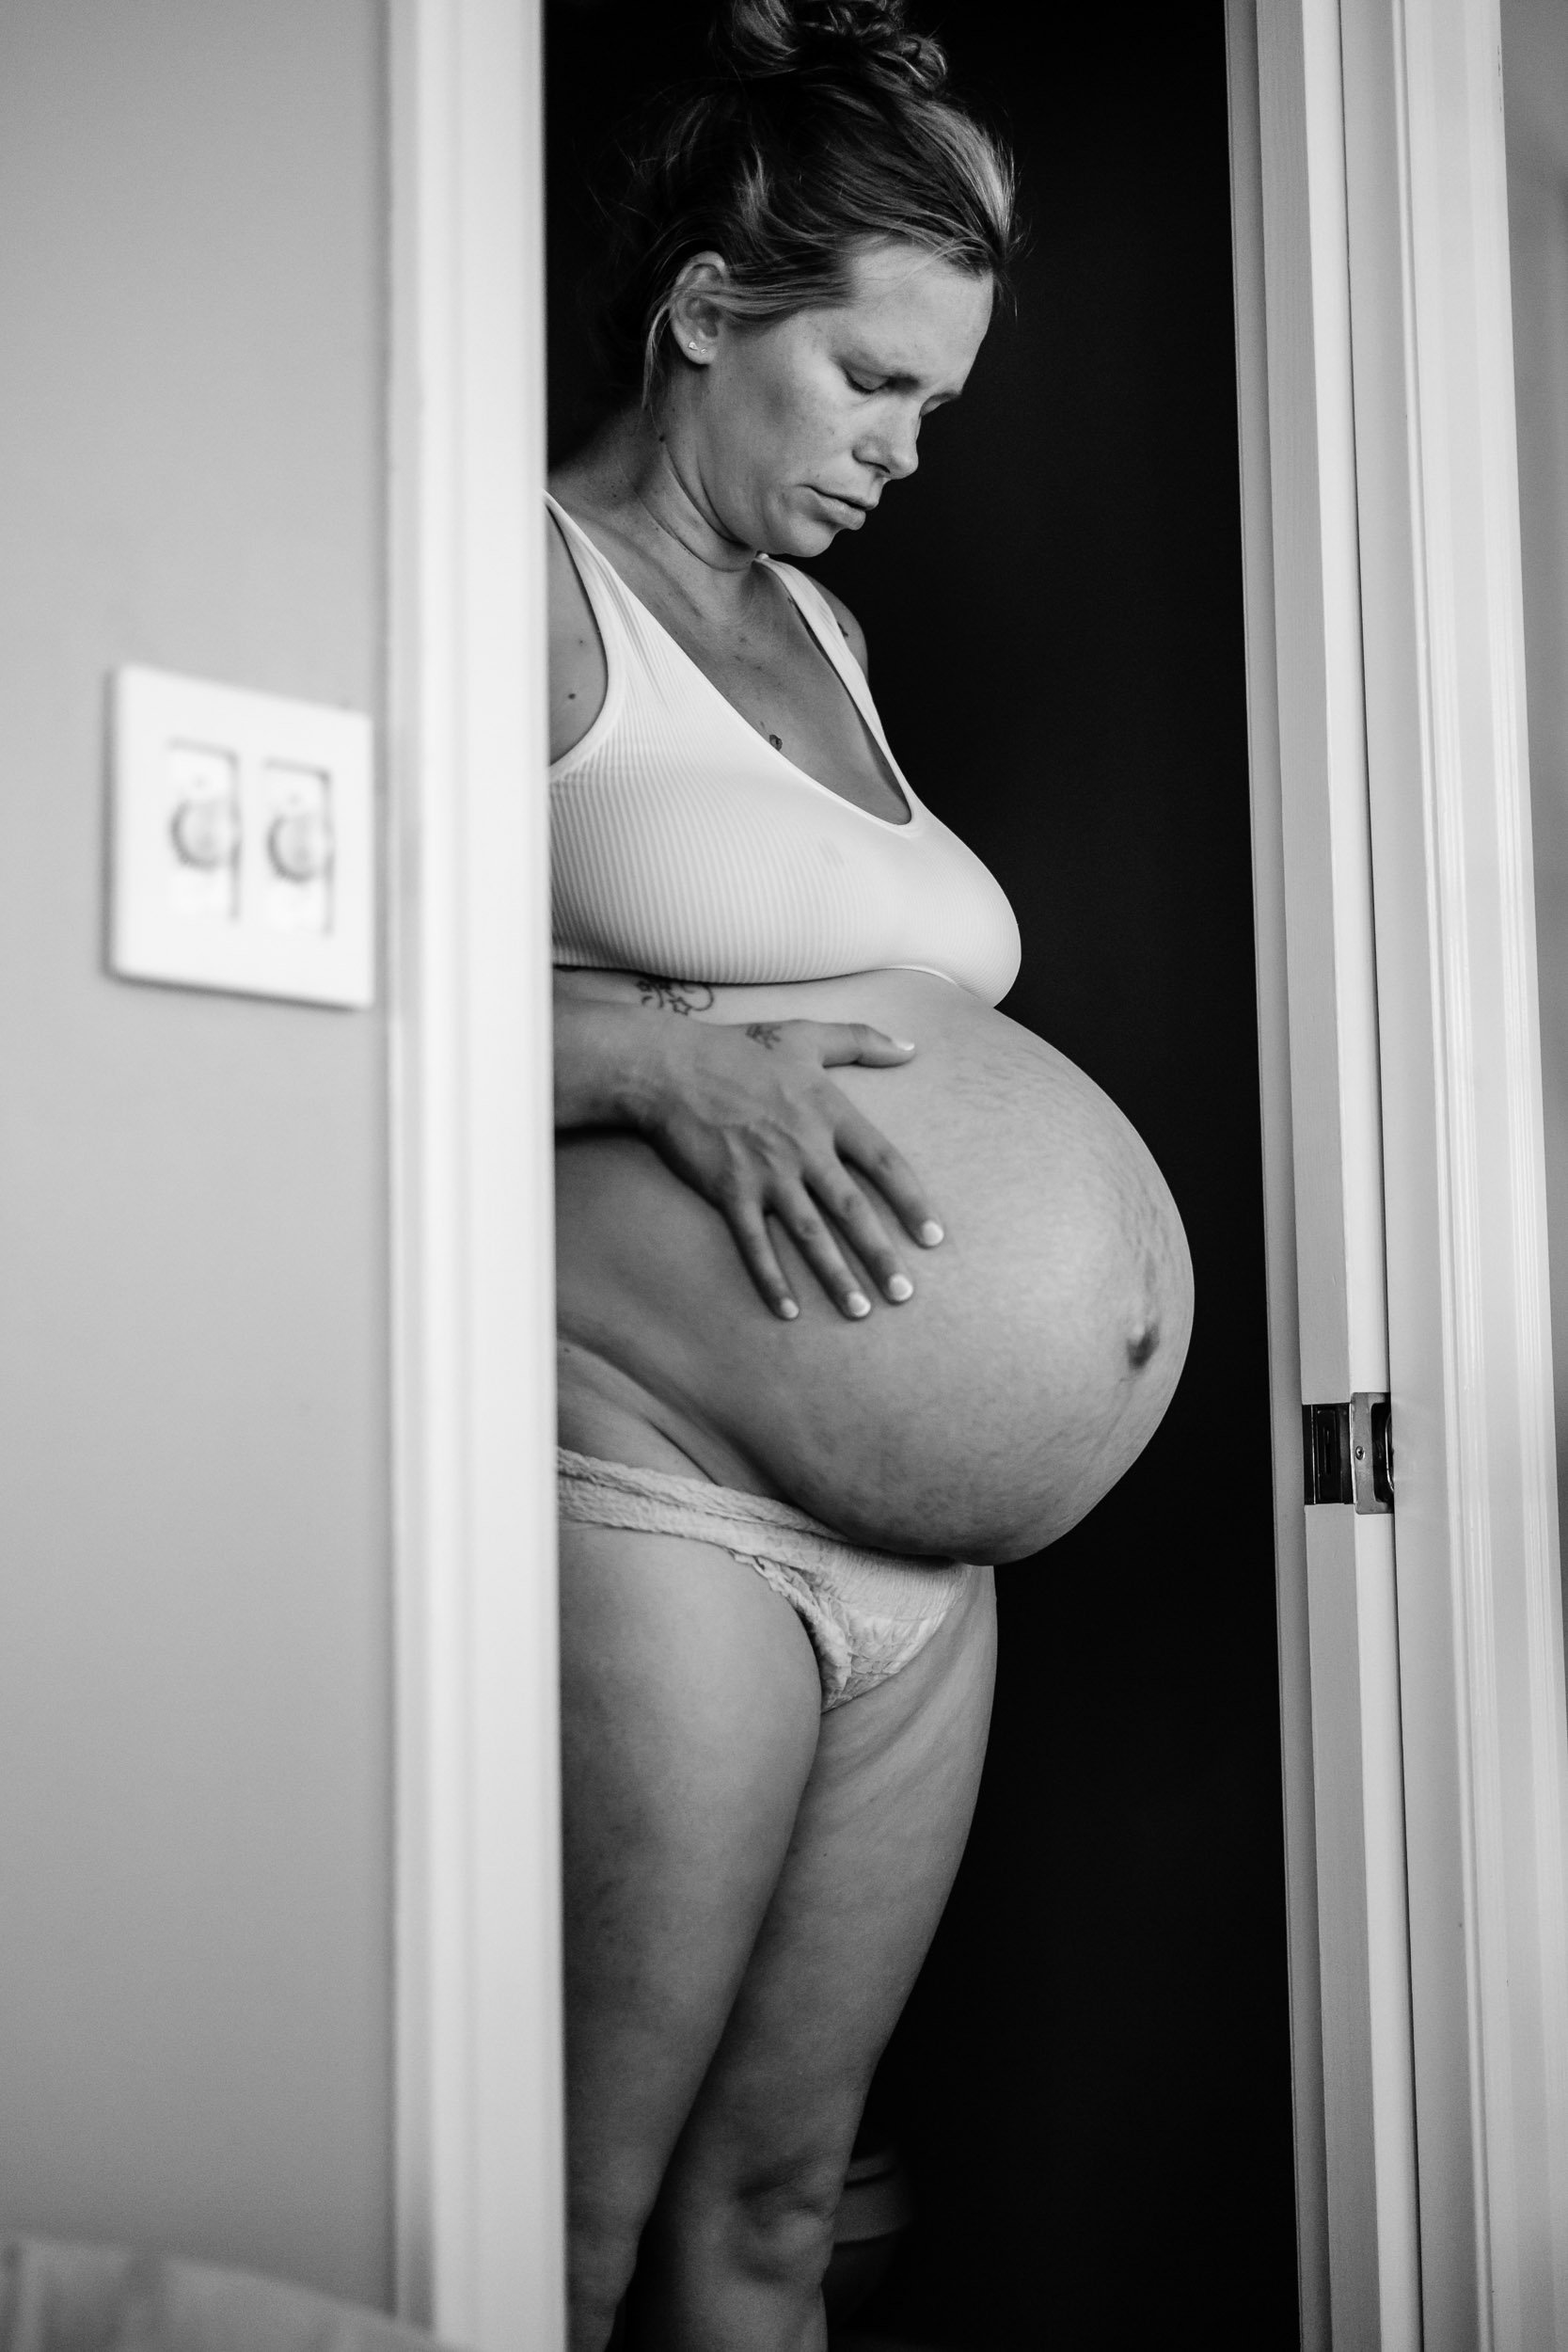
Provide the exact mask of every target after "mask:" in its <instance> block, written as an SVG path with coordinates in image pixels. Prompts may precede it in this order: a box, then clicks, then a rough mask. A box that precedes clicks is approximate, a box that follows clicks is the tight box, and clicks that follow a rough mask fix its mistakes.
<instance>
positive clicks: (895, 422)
mask: <svg viewBox="0 0 1568 2352" xmlns="http://www.w3.org/2000/svg"><path fill="white" fill-rule="evenodd" d="M919 440H920V419H919V417H918V415H916V416H912V417H896V416H895V417H890V418H886V419H884V420H883V421H882V422H881V424H880V425H879V428H878V430H877V431H876V432H875V433H874V434H872V435H871V437H869V439H868V440H867V441H865V442H863V444H862V446H861V448H860V449H859V450H858V451H857V452H856V454H857V455H858V456H859V457H861V459H862V460H863V463H865V464H868V465H872V466H875V467H876V468H877V469H878V471H879V473H884V474H886V475H888V476H889V478H890V479H891V480H892V481H894V482H902V481H903V480H904V478H905V476H906V475H907V474H911V473H913V471H914V470H915V468H916V467H917V466H918V465H919V463H920V451H919V447H918V444H919Z"/></svg>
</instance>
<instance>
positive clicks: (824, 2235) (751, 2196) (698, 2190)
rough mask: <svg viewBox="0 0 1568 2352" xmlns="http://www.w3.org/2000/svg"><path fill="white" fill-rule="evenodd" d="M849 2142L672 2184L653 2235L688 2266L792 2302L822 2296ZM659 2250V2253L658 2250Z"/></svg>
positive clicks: (663, 2249)
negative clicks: (678, 2252) (796, 2298)
mask: <svg viewBox="0 0 1568 2352" xmlns="http://www.w3.org/2000/svg"><path fill="white" fill-rule="evenodd" d="M847 2160H848V2142H847V2139H846V2141H845V2144H844V2145H842V2146H840V2145H839V2144H838V2140H837V2136H836V2135H835V2137H834V2143H833V2145H832V2147H831V2148H830V2147H823V2148H819V2149H816V2150H813V2151H811V2152H809V2153H800V2154H798V2155H796V2156H795V2157H794V2158H793V2159H792V2160H791V2159H789V2158H784V2159H782V2160H776V2161H774V2162H770V2163H768V2164H765V2165H756V2166H742V2167H739V2168H736V2169H735V2170H733V2171H728V2170H726V2171H723V2172H715V2171H707V2170H705V2171H704V2172H703V2173H702V2174H701V2175H699V2174H697V2173H695V2172H693V2173H691V2174H689V2175H688V2176H687V2177H685V2178H679V2177H677V2178H676V2179H673V2180H672V2181H671V2182H669V2183H668V2184H667V2185H666V2191H665V2195H664V2196H663V2197H662V2198H661V2199H660V2202H659V2210H658V2213H657V2217H656V2219H655V2221H654V2224H653V2228H652V2231H651V2233H650V2236H651V2237H652V2238H653V2239H654V2240H655V2241H656V2242H657V2245H658V2247H659V2249H660V2250H661V2251H664V2252H667V2251H673V2249H675V2248H676V2247H678V2248H679V2249H680V2255H679V2259H680V2262H681V2265H682V2267H683V2268H687V2267H691V2266H696V2267H698V2268H700V2269H701V2270H702V2271H704V2272H705V2273H707V2274H709V2275H711V2276H714V2277H725V2278H729V2279H731V2280H737V2281H745V2282H747V2283H749V2284H751V2285H752V2286H755V2287H760V2288H763V2289H765V2290H769V2291H771V2292H773V2293H775V2294H782V2295H784V2296H786V2297H793V2296H811V2295H814V2294H815V2293H816V2290H817V2288H818V2287H819V2286H820V2285H821V2283H822V2274H823V2272H824V2271H825V2270H826V2269H827V2267H828V2262H829V2258H830V2257H831V2255H832V2250H833V2221H834V2218H835V2216H836V2215H837V2212H838V2204H839V2199H840V2196H841V2195H842V2193H843V2187H844V2170H845V2166H846V2164H847ZM650 2250H651V2249H650Z"/></svg>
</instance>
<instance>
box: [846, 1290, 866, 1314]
mask: <svg viewBox="0 0 1568 2352" xmlns="http://www.w3.org/2000/svg"><path fill="white" fill-rule="evenodd" d="M844 1311H845V1312H846V1314H851V1315H868V1314H869V1313H870V1312H871V1301H870V1299H869V1298H867V1296H866V1295H865V1293H864V1292H863V1291H847V1292H846V1293H845V1295H844Z"/></svg>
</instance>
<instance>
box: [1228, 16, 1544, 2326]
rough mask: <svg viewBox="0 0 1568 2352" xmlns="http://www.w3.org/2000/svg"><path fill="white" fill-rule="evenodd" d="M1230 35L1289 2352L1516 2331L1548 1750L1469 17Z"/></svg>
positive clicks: (1502, 664) (1540, 2052)
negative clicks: (1315, 1455) (1384, 1469)
mask: <svg viewBox="0 0 1568 2352" xmlns="http://www.w3.org/2000/svg"><path fill="white" fill-rule="evenodd" d="M1229 24H1230V48H1231V72H1232V93H1231V97H1232V125H1233V149H1234V156H1235V182H1236V218H1237V256H1238V273H1237V274H1238V328H1239V337H1238V340H1239V347H1240V354H1241V384H1242V412H1243V487H1244V503H1245V510H1246V564H1247V580H1248V638H1249V674H1250V679H1251V691H1252V697H1253V753H1254V799H1255V811H1256V841H1257V866H1258V896H1259V977H1260V998H1261V1005H1262V1010H1263V1017H1264V1025H1265V1031H1264V1033H1265V1039H1266V1040H1267V1041H1269V1042H1266V1044H1265V1063H1266V1067H1267V1069H1268V1072H1269V1076H1268V1078H1267V1080H1266V1083H1265V1101H1264V1124H1265V1158H1266V1165H1267V1168H1268V1174H1269V1195H1270V1198H1269V1221H1270V1230H1271V1291H1272V1311H1273V1321H1274V1340H1273V1348H1274V1371H1275V1423H1276V1429H1277V1431H1278V1439H1277V1444H1278V1454H1277V1460H1276V1485H1277V1492H1278V1504H1279V1509H1278V1519H1279V1562H1280V1597H1281V1612H1280V1614H1281V1672H1282V1689H1283V1692H1284V1700H1285V1709H1284V1711H1285V1722H1286V1744H1285V1766H1286V1803H1287V1823H1288V1863H1289V1869H1290V1877H1291V1967H1292V1981H1293V1992H1292V2013H1293V2022H1294V2030H1295V2037H1296V2041H1295V2056H1296V2089H1297V2122H1298V2130H1297V2141H1298V2166H1299V2182H1300V2199H1299V2206H1300V2215H1301V2237H1302V2254H1303V2280H1304V2293H1303V2307H1304V2309H1303V2319H1304V2342H1305V2343H1306V2344H1308V2345H1324V2344H1334V2345H1335V2346H1336V2347H1344V2346H1348V2345H1356V2346H1360V2345H1363V2344H1366V2345H1378V2346H1386V2347H1393V2346H1404V2345H1412V2346H1414V2345H1416V2344H1424V2345H1425V2346H1426V2352H1449V2347H1451V2352H1475V2348H1476V2347H1491V2346H1493V2345H1496V2346H1497V2347H1504V2346H1506V2347H1509V2348H1510V2352H1513V2347H1519V2348H1520V2352H1524V2347H1527V2346H1528V2347H1529V2348H1530V2352H1537V2348H1539V2352H1545V2348H1546V2347H1547V2346H1549V2345H1555V2344H1560V2343H1562V2342H1563V2341H1565V2340H1568V2270H1565V2261H1568V2202H1565V2200H1564V2194H1563V2192H1564V2189H1565V2187H1568V2170H1565V2158H1568V2065H1565V2058H1568V1938H1565V1934H1564V1927H1565V1921H1568V1900H1565V1886H1568V1868H1565V1853H1564V1824H1565V1821H1568V1755H1565V1747H1564V1690H1563V1661H1562V1625H1561V1606H1560V1592H1559V1570H1558V1538H1557V1526H1556V1499H1555V1464H1554V1458H1553V1433H1552V1413H1551V1377H1550V1355H1549V1334H1548V1331H1547V1327H1546V1282H1545V1221H1544V1161H1543V1150H1542V1132H1541V1107H1540V1068H1539V1047H1538V1041H1537V999H1536V993H1535V969H1534V944H1533V937H1534V935H1533V914H1532V897H1531V876H1530V861H1529V824H1528V788H1527V787H1528V779H1527V776H1526V772H1525V752H1524V744H1525V733H1524V707H1523V671H1522V628H1521V620H1520V605H1519V587H1518V493H1517V486H1516V482H1515V477H1514V464H1513V376H1512V355H1511V341H1510V324H1509V310H1508V252H1507V219H1506V191H1505V180H1504V156H1503V143H1502V121H1501V94H1500V72H1499V64H1500V60H1499V41H1498V28H1497V8H1496V0H1402V4H1401V0H1343V5H1342V6H1336V5H1334V0H1256V5H1255V0H1231V6H1230V8H1229ZM1286 1071H1288V1073H1289V1075H1288V1080H1287V1079H1286V1078H1285V1077H1284V1075H1283V1073H1284V1072H1286ZM1292 1255H1293V1256H1294V1258H1295V1261H1296V1264H1295V1280H1294V1283H1293V1285H1292V1282H1291V1266H1290V1260H1291V1256H1292ZM1292 1324H1294V1325H1295V1326H1296V1327H1295V1328H1294V1329H1292V1328H1291V1326H1292ZM1384 1387H1386V1388H1387V1389H1388V1390H1389V1391H1391V1395H1392V1422H1393V1431H1394V1443H1395V1478H1396V1491H1397V1507H1396V1510H1395V1512H1394V1515H1393V1517H1392V1518H1375V1517H1371V1516H1370V1515H1368V1516H1366V1517H1363V1516H1362V1515H1361V1514H1359V1513H1357V1512H1356V1511H1355V1510H1354V1509H1353V1508H1352V1507H1351V1506H1348V1505H1342V1504H1323V1503H1319V1504H1317V1505H1315V1506H1311V1507H1307V1506H1305V1505H1304V1504H1303V1502H1301V1500H1300V1496H1301V1486H1300V1485H1299V1483H1298V1482H1299V1480H1300V1477H1301V1471H1300V1469H1299V1467H1298V1463H1299V1455H1298V1454H1297V1453H1296V1451H1295V1447H1294V1445H1293V1444H1292V1437H1293V1432H1294V1427H1295V1425H1296V1417H1297V1414H1298V1412H1299V1407H1300V1406H1301V1404H1302V1403H1303V1402H1305V1403H1307V1404H1312V1403H1318V1402H1327V1401H1330V1400H1337V1399H1340V1398H1348V1396H1349V1395H1350V1394H1351V1392H1352V1391H1354V1390H1356V1389H1363V1390H1375V1389H1381V1388H1384Z"/></svg>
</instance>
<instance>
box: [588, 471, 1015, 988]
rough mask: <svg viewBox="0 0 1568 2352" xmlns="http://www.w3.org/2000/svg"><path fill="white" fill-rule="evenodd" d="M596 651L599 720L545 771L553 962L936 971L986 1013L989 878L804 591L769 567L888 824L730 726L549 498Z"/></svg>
mask: <svg viewBox="0 0 1568 2352" xmlns="http://www.w3.org/2000/svg"><path fill="white" fill-rule="evenodd" d="M548 503H549V507H550V511H551V513H552V514H554V515H555V516H558V517H559V519H560V521H561V524H562V529H563V530H564V532H565V533H566V538H567V544H568V546H569V547H570V548H571V550H572V554H573V557H574V560H575V561H576V564H577V568H578V577H579V578H580V580H581V581H582V584H583V588H584V591H585V593H586V595H587V597H588V601H589V604H590V605H591V607H592V608H593V612H594V620H595V621H596V622H597V624H598V629H599V636H600V638H601V640H602V641H603V644H604V655H605V664H606V668H607V670H608V672H609V687H608V690H607V691H606V694H605V700H604V707H603V709H602V710H601V711H600V712H599V715H598V717H597V718H596V719H595V720H594V723H593V725H592V726H591V727H590V728H589V730H588V732H587V734H586V735H585V736H584V737H583V739H582V740H581V742H580V743H578V744H576V745H574V747H573V749H572V750H571V751H569V752H568V753H567V754H566V755H565V756H564V758H562V759H558V760H557V761H556V762H555V764H554V765H553V767H552V768H551V770H550V839H551V855H550V868H551V887H552V896H553V901H554V933H555V961H556V962H557V963H559V964H588V965H592V966H594V967H595V968H597V969H599V970H601V971H603V970H610V971H626V972H653V973H657V974H659V975H660V976H662V977H668V978H672V979H683V980H706V981H709V982H712V983H713V984H715V985H719V984H721V983H722V982H725V981H753V982H761V981H769V980H771V981H784V980H820V979H829V978H832V977H835V976H838V975H841V974H844V973H849V972H882V971H894V970H898V969H905V970H914V971H919V972H935V973H939V974H940V975H941V976H942V977H943V978H944V979H949V980H955V981H957V982H958V985H959V986H960V987H962V988H967V989H970V990H972V991H973V992H974V994H975V995H976V996H978V997H980V998H981V999H982V1000H983V1001H984V1002H985V1003H986V1004H988V1005H994V1004H996V1003H997V1002H998V1001H999V999H1000V998H1001V997H1003V996H1005V995H1006V993H1007V991H1008V989H1009V988H1011V986H1012V984H1013V982H1014V980H1015V979H1016V978H1017V977H1018V967H1019V959H1020V944H1019V934H1018V924H1017V922H1016V921H1015V919H1014V916H1013V911H1012V908H1011V907H1010V906H1009V905H1008V903H1007V899H1006V895H1005V893H1004V892H1003V890H1002V887H1001V884H1000V883H999V882H997V881H996V880H995V878H994V877H993V876H992V875H991V873H990V871H989V870H988V868H987V867H986V866H983V865H982V864H981V862H980V860H979V859H978V858H977V857H976V856H975V855H974V851H973V850H970V849H967V848H966V847H965V845H964V844H963V843H962V842H961V841H960V840H959V839H958V835H957V834H955V833H951V832H949V830H948V828H947V827H946V826H945V825H944V824H943V823H942V820H941V818H937V817H934V816H933V815H932V814H931V812H930V810H929V809H928V808H927V807H926V806H925V805H924V804H923V803H921V801H920V800H918V799H917V797H916V796H915V794H914V792H913V791H912V790H911V787H910V786H909V784H908V783H907V782H906V781H905V778H904V775H903V773H902V771H901V770H900V769H899V767H898V764H897V762H896V760H895V758H894V756H893V753H892V750H891V748H890V746H889V744H888V740H887V738H886V736H885V735H884V734H883V732H882V725H881V722H880V720H879V718H878V716H877V708H876V705H875V704H874V703H873V701H872V699H871V690H870V688H869V687H868V686H867V684H866V681H865V676H864V674H863V671H862V669H861V667H860V664H859V663H858V662H857V661H856V660H855V659H854V656H853V655H852V654H851V653H850V652H849V650H848V647H847V645H846V644H845V643H844V639H843V636H842V634H841V632H840V629H839V627H838V623H837V621H836V620H835V619H834V617H833V613H832V607H831V606H830V605H829V604H828V601H827V599H826V598H825V597H824V596H823V595H822V593H821V591H820V589H818V588H817V587H816V584H815V582H813V581H812V580H808V579H807V577H806V576H805V574H804V573H803V572H798V571H796V570H795V569H794V568H793V566H792V565H790V564H780V563H777V562H774V560H773V559H772V558H771V557H769V556H764V557H762V558H761V559H760V560H761V561H762V562H763V563H765V564H771V567H772V569H773V571H774V572H775V573H776V574H777V576H778V578H779V579H780V580H782V581H783V582H784V587H785V589H786V590H787V591H788V593H789V595H790V596H791V597H792V598H793V599H794V602H795V604H796V605H797V606H798V608H799V610H800V613H801V615H802V617H803V619H804V620H805V623H806V626H807V628H810V630H811V631H812V634H813V635H814V636H815V638H816V642H817V644H819V645H820V646H821V648H822V650H823V652H824V653H825V654H826V655H827V657H828V659H829V660H830V661H831V662H832V665H833V668H834V669H835V670H836V671H837V673H838V675H839V676H840V677H841V678H842V679H843V681H844V684H845V686H846V688H847V691H848V692H849V695H850V697H851V699H852V700H853V702H854V704H855V707H856V708H857V709H858V710H859V711H860V713H861V716H862V717H863V720H864V722H865V723H866V725H867V726H868V727H869V728H870V730H871V733H872V736H873V737H874V739H875V740H876V741H877V743H878V744H879V747H880V749H881V752H882V755H883V756H884V757H885V759H886V760H887V763H888V766H889V768H890V769H891V771H892V772H893V774H894V775H895V777H896V778H897V780H898V784H899V787H900V789H901V790H902V792H903V795H904V798H905V800H906V801H907V802H908V803H909V810H910V814H909V819H908V822H907V823H903V824H899V823H895V822H894V821H892V820H891V819H889V818H883V817H874V816H872V815H871V814H870V812H869V811H868V810H866V809H863V808H857V807H856V806H855V804H854V803H853V802H852V801H847V800H845V799H844V798H843V797H842V796H841V795H840V794H839V793H837V792H833V791H832V790H830V789H829V787H827V786H826V785H823V784H818V783H817V781H816V778H815V777H814V776H808V775H807V774H806V773H805V771H803V770H802V769H800V768H797V767H796V766H795V764H794V762H793V761H792V760H790V759H787V758H786V757H785V756H784V754H783V753H782V752H777V751H775V750H774V749H773V746H772V745H771V743H769V742H768V741H767V739H765V738H764V737H763V736H762V735H760V734H759V733H758V731H757V730H756V728H755V727H753V726H752V725H751V724H750V723H749V722H748V721H747V720H745V719H743V718H742V716H741V714H740V712H739V711H738V710H736V707H735V706H734V704H733V703H730V702H727V701H726V700H725V698H724V696H723V695H722V694H721V692H720V691H719V689H718V688H717V687H716V686H715V685H714V684H713V682H712V680H711V679H710V678H708V677H706V676H705V675H704V673H703V672H702V671H701V670H700V669H699V668H698V667H697V664H696V663H695V662H694V661H693V660H692V659H691V657H690V655H689V654H688V653H687V652H686V651H685V650H684V648H683V647H682V646H680V645H678V644H676V643H675V640H674V639H673V637H672V636H671V635H670V632H669V631H668V629H666V628H664V627H663V625H662V623H661V622H659V621H657V620H656V619H655V617H654V615H653V614H652V613H651V612H649V610H648V608H647V606H646V605H645V604H642V603H641V602H640V600H639V599H638V598H637V597H636V596H633V594H632V592H631V590H630V589H629V588H628V587H627V586H626V582H625V581H624V580H622V579H621V577H620V575H619V573H618V572H617V571H616V570H615V569H614V567H613V565H612V564H610V561H609V560H608V558H607V557H606V556H604V555H603V554H601V552H600V550H599V549H598V548H596V547H595V546H594V542H593V540H592V539H590V537H589V536H588V534H587V532H585V531H584V530H583V529H582V527H581V526H580V524H578V523H576V522H574V521H573V519H572V517H571V516H570V515H568V514H567V513H566V512H565V509H564V508H563V507H562V506H561V504H560V503H559V502H558V501H556V500H554V499H550V500H549V501H548Z"/></svg>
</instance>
